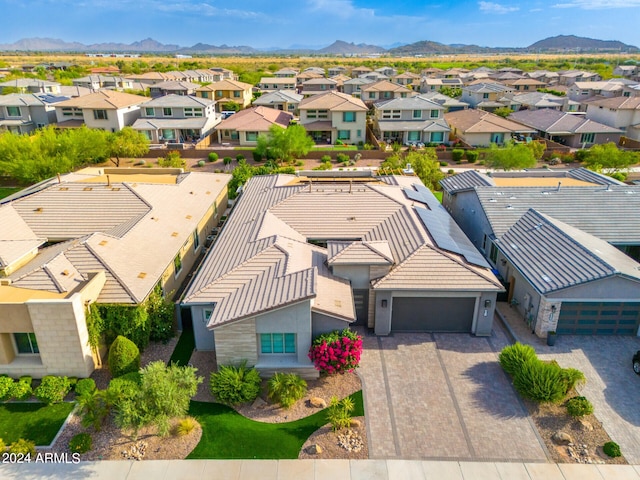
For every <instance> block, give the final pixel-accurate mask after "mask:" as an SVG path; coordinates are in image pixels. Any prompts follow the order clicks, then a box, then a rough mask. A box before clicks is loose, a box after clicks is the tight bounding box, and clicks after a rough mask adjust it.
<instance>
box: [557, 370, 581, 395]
mask: <svg viewBox="0 0 640 480" xmlns="http://www.w3.org/2000/svg"><path fill="white" fill-rule="evenodd" d="M560 377H561V378H562V381H563V382H564V384H565V390H564V393H565V395H566V394H567V393H569V391H571V390H572V389H573V388H574V387H575V386H576V385H580V384H583V383H584V382H585V377H584V373H582V372H581V371H580V370H577V369H575V368H563V369H561V370H560Z"/></svg>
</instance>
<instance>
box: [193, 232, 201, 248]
mask: <svg viewBox="0 0 640 480" xmlns="http://www.w3.org/2000/svg"><path fill="white" fill-rule="evenodd" d="M198 248H200V235H198V229H197V228H196V229H195V230H194V231H193V249H194V250H198Z"/></svg>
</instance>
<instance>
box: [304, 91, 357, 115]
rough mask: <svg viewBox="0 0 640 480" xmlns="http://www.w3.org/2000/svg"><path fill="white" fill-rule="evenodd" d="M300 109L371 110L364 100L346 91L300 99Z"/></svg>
mask: <svg viewBox="0 0 640 480" xmlns="http://www.w3.org/2000/svg"><path fill="white" fill-rule="evenodd" d="M298 108H300V110H309V109H317V108H322V109H327V110H331V111H335V112H352V111H359V112H366V111H367V110H369V109H368V108H367V106H366V105H365V104H364V102H363V101H362V100H360V99H359V98H355V97H352V96H351V95H347V94H346V93H340V92H327V93H321V94H320V95H314V96H312V97H309V98H305V99H304V100H302V101H300V104H299V106H298Z"/></svg>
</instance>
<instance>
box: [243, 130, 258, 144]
mask: <svg viewBox="0 0 640 480" xmlns="http://www.w3.org/2000/svg"><path fill="white" fill-rule="evenodd" d="M245 135H246V139H247V142H255V141H257V140H258V132H245Z"/></svg>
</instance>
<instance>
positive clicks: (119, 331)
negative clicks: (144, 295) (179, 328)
mask: <svg viewBox="0 0 640 480" xmlns="http://www.w3.org/2000/svg"><path fill="white" fill-rule="evenodd" d="M93 309H94V306H93V305H92V307H91V310H92V311H93ZM97 310H98V313H99V317H100V318H101V326H100V331H101V332H103V333H104V337H105V341H106V344H107V345H111V343H113V341H114V340H115V339H116V337H117V336H118V335H122V336H123V337H127V338H128V339H129V340H131V341H132V342H133V343H135V344H136V345H137V346H138V348H139V349H140V350H144V348H145V347H146V346H147V345H148V344H149V336H150V333H151V321H150V319H149V314H148V312H147V307H146V305H145V304H140V305H136V306H129V305H114V304H99V305H97Z"/></svg>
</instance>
